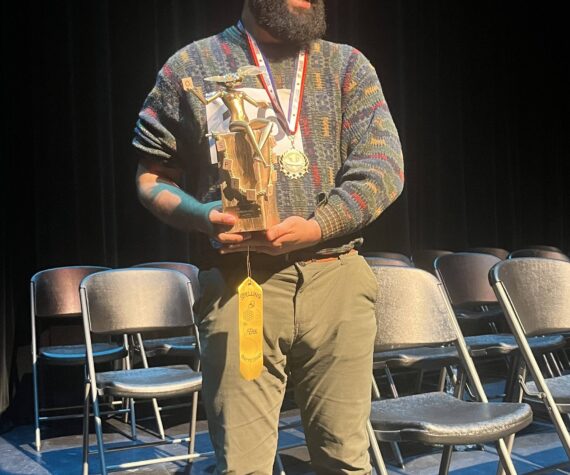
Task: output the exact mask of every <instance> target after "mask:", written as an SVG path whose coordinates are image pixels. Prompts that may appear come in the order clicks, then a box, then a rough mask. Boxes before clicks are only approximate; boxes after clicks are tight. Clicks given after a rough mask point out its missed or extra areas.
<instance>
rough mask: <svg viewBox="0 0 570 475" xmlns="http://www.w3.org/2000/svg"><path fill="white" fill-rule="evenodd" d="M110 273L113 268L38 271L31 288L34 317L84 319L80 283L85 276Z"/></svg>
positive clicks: (73, 267)
mask: <svg viewBox="0 0 570 475" xmlns="http://www.w3.org/2000/svg"><path fill="white" fill-rule="evenodd" d="M106 270H109V267H99V266H67V267H54V268H52V269H45V270H42V271H39V272H37V273H36V274H34V276H33V277H32V279H31V285H30V291H31V299H32V314H33V315H32V316H35V317H77V316H80V315H81V303H80V301H79V284H80V283H81V281H82V280H83V278H84V277H86V276H88V275H90V274H94V273H95V272H102V271H106Z"/></svg>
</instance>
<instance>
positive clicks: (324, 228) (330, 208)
mask: <svg viewBox="0 0 570 475" xmlns="http://www.w3.org/2000/svg"><path fill="white" fill-rule="evenodd" d="M334 198H335V197H329V198H328V199H327V200H325V201H324V202H323V203H322V204H320V205H318V206H317V209H316V210H315V216H314V219H315V221H316V222H317V223H319V226H320V227H321V232H322V238H321V239H322V241H326V240H328V239H332V238H334V237H337V236H342V235H344V234H347V233H348V232H349V231H350V229H348V228H350V223H349V222H347V221H348V220H347V219H346V218H345V217H344V213H343V212H342V203H341V200H335V199H334Z"/></svg>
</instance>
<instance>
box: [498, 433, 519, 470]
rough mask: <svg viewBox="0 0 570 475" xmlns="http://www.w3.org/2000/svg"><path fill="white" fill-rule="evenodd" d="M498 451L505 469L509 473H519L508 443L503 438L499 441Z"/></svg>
mask: <svg viewBox="0 0 570 475" xmlns="http://www.w3.org/2000/svg"><path fill="white" fill-rule="evenodd" d="M497 452H498V453H499V459H500V460H501V462H500V465H502V466H503V470H504V471H505V473H506V474H507V475H517V471H516V469H515V466H514V465H513V461H512V459H511V454H510V453H509V449H508V448H507V444H506V443H505V441H504V440H503V439H499V440H498V441H497Z"/></svg>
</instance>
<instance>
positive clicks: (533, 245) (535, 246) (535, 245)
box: [520, 244, 564, 254]
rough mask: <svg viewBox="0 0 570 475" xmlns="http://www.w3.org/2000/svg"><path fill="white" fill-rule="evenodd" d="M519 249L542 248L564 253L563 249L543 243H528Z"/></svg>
mask: <svg viewBox="0 0 570 475" xmlns="http://www.w3.org/2000/svg"><path fill="white" fill-rule="evenodd" d="M520 249H543V250H545V251H554V252H561V253H562V254H564V251H562V249H560V248H559V247H556V246H547V245H545V244H529V245H528V246H521V247H520Z"/></svg>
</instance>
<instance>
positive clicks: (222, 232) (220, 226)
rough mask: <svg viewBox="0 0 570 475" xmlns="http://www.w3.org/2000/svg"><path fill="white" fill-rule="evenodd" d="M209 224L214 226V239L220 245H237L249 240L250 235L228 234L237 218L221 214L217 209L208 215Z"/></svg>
mask: <svg viewBox="0 0 570 475" xmlns="http://www.w3.org/2000/svg"><path fill="white" fill-rule="evenodd" d="M208 218H209V219H210V222H211V223H212V224H213V225H214V229H215V232H214V236H212V237H213V238H214V239H216V240H217V241H219V242H220V243H222V244H237V243H240V242H244V241H246V240H248V239H251V234H250V233H235V234H234V233H228V232H226V231H229V230H230V229H231V227H232V226H233V225H234V224H235V223H236V220H237V218H236V217H235V216H234V215H232V214H229V213H221V212H220V211H218V210H217V209H213V210H212V211H210V214H209V215H208Z"/></svg>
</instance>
